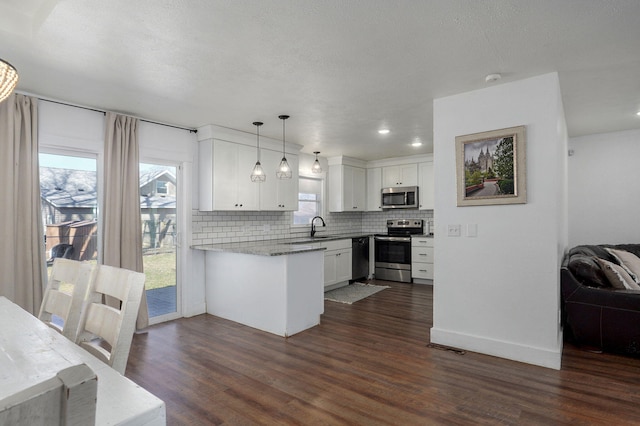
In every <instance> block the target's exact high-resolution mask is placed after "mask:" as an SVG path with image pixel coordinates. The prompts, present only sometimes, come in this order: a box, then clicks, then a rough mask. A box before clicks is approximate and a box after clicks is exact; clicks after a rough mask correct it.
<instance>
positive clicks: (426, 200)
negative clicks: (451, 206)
mask: <svg viewBox="0 0 640 426" xmlns="http://www.w3.org/2000/svg"><path fill="white" fill-rule="evenodd" d="M418 177H419V179H420V185H419V187H418V191H419V199H418V201H419V202H420V210H433V209H434V207H435V185H434V184H433V162H432V161H428V162H424V163H420V164H418Z"/></svg>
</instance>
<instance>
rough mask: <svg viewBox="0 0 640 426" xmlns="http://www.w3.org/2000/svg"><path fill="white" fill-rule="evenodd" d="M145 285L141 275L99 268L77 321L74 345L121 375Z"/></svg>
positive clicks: (127, 271)
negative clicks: (77, 329)
mask: <svg viewBox="0 0 640 426" xmlns="http://www.w3.org/2000/svg"><path fill="white" fill-rule="evenodd" d="M144 281H145V275H144V274H143V273H140V272H134V271H130V270H128V269H122V268H116V267H113V266H106V265H98V267H97V272H96V275H95V279H94V280H93V282H92V284H91V286H90V287H89V292H88V295H87V300H86V304H85V308H84V309H83V314H82V318H81V320H80V329H79V333H78V338H77V340H76V342H77V343H78V344H79V345H80V346H81V347H83V348H84V349H86V350H87V351H89V352H91V353H92V354H93V355H95V356H96V357H98V358H99V359H101V360H102V361H104V362H105V363H107V364H109V365H110V366H111V367H113V368H114V369H115V370H116V371H118V372H120V374H124V371H125V369H126V367H127V359H128V358H129V349H130V348H131V341H132V339H133V333H134V332H135V327H136V318H137V316H138V309H139V308H140V301H141V299H142V292H143V291H144ZM105 302H106V303H105Z"/></svg>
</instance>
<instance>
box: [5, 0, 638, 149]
mask: <svg viewBox="0 0 640 426" xmlns="http://www.w3.org/2000/svg"><path fill="white" fill-rule="evenodd" d="M639 40H640V1H637V0H628V1H617V0H616V1H604V0H536V1H531V0H511V1H510V0H502V1H497V0H483V1H478V0H457V1H456V0H431V1H429V0H323V1H315V0H288V1H285V0H235V1H232V0H226V1H222V0H188V1H187V0H153V1H152V0H137V1H129V0H109V1H105V0H60V1H56V0H0V58H3V59H5V60H8V61H9V62H11V63H12V64H13V65H15V66H16V68H17V69H18V71H19V73H20V82H19V85H18V90H20V91H23V92H28V93H33V94H36V95H40V96H42V97H47V98H53V99H57V100H61V101H66V102H70V103H74V104H79V105H84V106H90V107H96V108H99V109H107V110H113V111H119V112H123V113H128V114H132V115H135V116H138V117H142V118H147V119H150V120H155V121H160V122H164V123H170V124H176V125H181V126H186V127H198V126H201V125H205V124H217V125H221V126H225V127H230V128H234V129H239V130H244V131H248V132H254V127H253V126H252V124H251V123H252V122H253V121H263V122H264V123H265V125H264V126H263V127H262V129H261V134H264V135H266V136H271V137H274V138H280V137H281V133H282V123H281V122H280V120H278V118H277V116H278V115H280V114H289V115H291V118H290V119H289V120H288V121H287V140H288V141H292V142H295V143H299V144H301V145H304V148H303V151H304V152H308V153H311V152H312V151H321V152H322V155H325V156H333V155H347V156H351V157H356V158H361V159H365V160H372V159H379V158H385V157H394V156H404V155H411V154H423V153H428V152H431V151H432V146H433V145H432V133H433V129H432V109H433V107H432V106H433V99H434V98H438V97H442V96H448V95H452V94H456V93H462V92H466V91H469V90H474V89H479V88H482V87H486V86H487V83H485V81H484V77H485V76H486V75H487V74H489V73H496V72H499V73H502V75H503V78H502V80H500V81H498V82H496V83H492V84H502V83H504V82H509V81H514V80H519V79H522V78H526V77H530V76H534V75H539V74H543V73H548V72H553V71H557V72H558V73H559V76H560V85H561V90H562V93H563V100H564V106H565V113H566V118H567V124H568V128H569V132H570V136H579V135H584V134H592V133H601V132H609V131H617V130H627V129H637V128H640V117H638V116H636V115H635V113H636V112H637V111H638V110H640V79H639V77H640V48H639V44H638V43H639ZM383 126H386V127H388V128H389V129H390V130H391V133H390V134H388V135H386V136H381V135H379V134H378V133H377V130H378V128H380V127H383ZM415 140H420V141H422V142H423V143H424V144H423V146H422V147H420V148H413V147H411V146H410V143H411V142H413V141H415Z"/></svg>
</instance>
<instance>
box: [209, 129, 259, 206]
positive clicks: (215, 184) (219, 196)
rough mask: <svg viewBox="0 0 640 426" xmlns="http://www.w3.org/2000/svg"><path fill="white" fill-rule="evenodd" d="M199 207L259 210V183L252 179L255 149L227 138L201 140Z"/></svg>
mask: <svg viewBox="0 0 640 426" xmlns="http://www.w3.org/2000/svg"><path fill="white" fill-rule="evenodd" d="M198 162H199V164H198V169H199V176H200V182H199V184H200V193H199V208H200V210H203V211H212V210H258V209H259V203H258V200H259V191H260V187H259V185H261V184H259V183H254V182H251V178H250V175H251V170H253V166H254V164H255V162H256V149H255V148H252V147H250V146H247V145H241V144H236V143H231V142H226V141H220V140H213V139H207V140H203V141H200V142H199V155H198Z"/></svg>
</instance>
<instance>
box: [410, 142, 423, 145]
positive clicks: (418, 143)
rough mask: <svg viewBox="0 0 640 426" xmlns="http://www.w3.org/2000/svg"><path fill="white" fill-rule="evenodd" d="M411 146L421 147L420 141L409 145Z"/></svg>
mask: <svg viewBox="0 0 640 426" xmlns="http://www.w3.org/2000/svg"><path fill="white" fill-rule="evenodd" d="M411 146H422V142H420V141H415V142H413V143H412V144H411Z"/></svg>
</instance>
